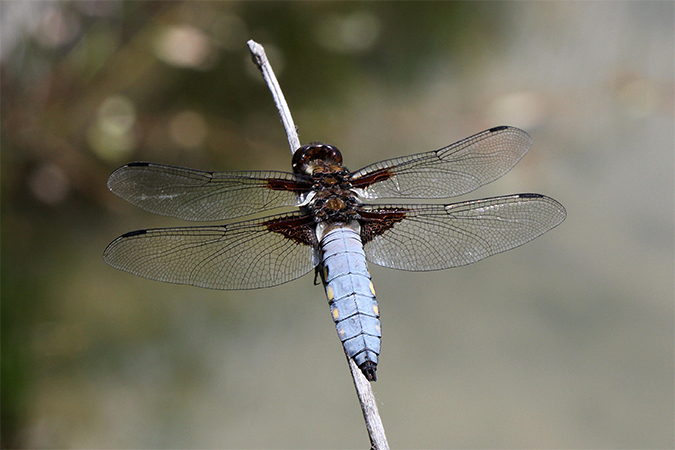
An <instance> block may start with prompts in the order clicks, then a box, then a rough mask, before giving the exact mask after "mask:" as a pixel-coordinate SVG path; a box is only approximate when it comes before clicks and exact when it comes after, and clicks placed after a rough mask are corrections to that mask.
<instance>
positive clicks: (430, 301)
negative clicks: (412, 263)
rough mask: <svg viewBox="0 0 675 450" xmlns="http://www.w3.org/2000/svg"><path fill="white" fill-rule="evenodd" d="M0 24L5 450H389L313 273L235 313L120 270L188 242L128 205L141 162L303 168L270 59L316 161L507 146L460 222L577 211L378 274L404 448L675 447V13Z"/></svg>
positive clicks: (475, 8)
mask: <svg viewBox="0 0 675 450" xmlns="http://www.w3.org/2000/svg"><path fill="white" fill-rule="evenodd" d="M0 12H2V52H1V58H2V62H1V64H2V66H1V67H2V85H1V86H2V247H3V251H2V296H3V298H2V333H3V334H2V358H3V359H2V398H3V402H2V408H3V413H2V421H3V424H2V425H3V437H2V439H3V447H5V448H7V447H32V448H48V447H59V448H108V447H115V448H297V447H301V448H363V447H365V446H367V445H368V440H367V435H366V432H365V429H364V426H363V423H362V417H361V411H360V409H359V407H358V403H357V400H356V396H355V394H354V390H353V387H352V385H351V383H352V382H351V378H350V377H349V374H348V369H347V366H346V362H345V360H344V357H343V354H342V350H341V346H340V343H339V341H338V339H337V337H336V335H335V331H334V327H333V324H332V320H331V318H330V314H329V310H328V307H327V304H326V300H325V296H324V293H323V291H322V289H321V288H320V287H316V286H313V284H312V277H311V276H307V277H304V278H301V279H299V280H296V281H294V282H291V283H288V284H286V285H283V286H280V287H276V288H273V289H266V290H257V291H246V292H237V291H235V292H218V291H208V290H202V289H198V288H192V287H185V286H175V285H165V284H161V283H157V282H153V281H149V280H145V279H141V278H137V277H134V276H131V275H128V274H126V273H122V272H118V271H115V270H114V269H112V268H110V267H108V266H106V265H105V264H104V263H103V262H102V259H101V254H102V251H103V249H104V248H105V246H106V245H107V244H108V243H109V242H110V241H111V240H112V239H114V238H115V237H116V236H118V235H120V234H122V233H124V232H127V231H130V230H133V229H139V228H150V227H156V226H175V225H183V224H184V223H182V222H180V221H176V220H172V219H167V218H161V217H156V216H153V215H150V214H148V213H145V212H142V211H140V210H137V209H135V208H134V207H132V206H131V205H128V204H125V203H124V202H123V201H122V200H120V199H118V198H116V197H115V196H114V195H112V194H111V193H109V192H107V190H106V188H105V182H106V178H107V176H108V174H109V173H110V172H112V170H114V168H116V167H117V166H119V165H121V164H124V163H126V162H129V161H132V160H151V161H157V162H162V163H169V164H178V165H185V166H190V167H196V168H200V169H207V170H290V152H289V150H288V147H287V144H286V139H285V135H284V132H283V129H282V127H281V125H280V123H279V120H278V118H277V117H276V112H275V110H274V107H273V104H272V101H271V98H270V96H269V93H268V92H267V90H266V87H265V86H264V85H263V84H262V82H261V81H260V79H259V78H260V77H259V75H258V74H257V73H256V71H255V69H254V67H253V66H252V64H251V63H250V62H249V59H248V58H249V57H248V54H247V48H246V45H245V43H246V40H247V39H250V38H253V39H256V40H258V41H259V42H261V43H262V44H263V45H265V46H266V49H267V51H268V53H269V55H270V59H271V61H272V64H273V65H274V67H275V69H276V70H277V72H278V76H279V79H280V82H281V85H282V87H283V88H284V91H285V93H286V97H287V100H288V102H289V104H290V107H291V109H292V111H293V114H294V118H295V121H296V124H297V125H298V127H299V129H300V137H301V140H302V141H303V143H307V142H310V141H315V140H320V141H323V142H329V143H332V144H334V145H336V146H338V147H339V148H340V149H341V150H342V152H343V155H344V157H345V164H346V166H347V167H349V168H350V169H353V170H355V169H358V168H360V167H362V166H365V165H367V164H370V163H372V162H375V161H378V160H381V159H385V158H391V157H396V156H401V155H406V154H411V153H416V152H421V151H427V150H433V149H436V148H440V147H442V146H444V145H447V144H449V143H452V142H454V141H457V140H459V139H462V138H464V137H467V136H469V135H471V134H474V133H476V132H479V131H482V130H484V129H487V128H490V127H492V126H497V125H503V124H504V125H512V126H517V127H520V128H523V129H525V130H527V131H528V132H529V133H530V134H531V136H532V138H533V140H534V145H533V148H532V150H531V151H530V153H529V154H528V155H527V156H526V157H525V158H524V159H523V160H522V161H521V162H520V163H519V165H518V166H517V167H516V168H515V169H513V170H512V171H511V172H510V173H508V174H507V175H506V176H504V177H503V178H502V179H500V180H498V181H496V182H494V183H492V184H491V185H490V186H487V187H484V188H481V189H480V190H478V191H476V192H474V193H472V194H470V195H468V196H465V197H461V198H459V199H458V200H463V199H469V198H481V197H488V196H492V195H501V194H508V193H515V192H538V193H542V194H546V195H549V196H551V197H553V198H555V199H557V200H558V201H560V202H562V203H563V204H564V205H565V207H566V208H567V211H568V217H567V220H566V221H565V222H564V223H563V224H562V225H561V226H560V227H559V228H556V229H555V230H553V231H552V232H550V233H548V234H546V235H544V236H543V237H541V238H539V239H537V240H536V241H534V242H532V243H529V244H527V245H526V246H524V247H521V248H518V249H516V250H513V251H510V252H507V253H504V254H501V255H497V256H495V257H492V258H490V259H488V260H485V261H482V262H480V263H477V264H474V265H472V266H468V267H463V268H458V269H453V270H447V271H441V272H432V273H407V272H399V271H394V270H388V269H383V268H380V267H377V266H374V265H371V267H370V268H371V274H372V276H373V281H374V284H375V287H376V289H377V292H378V299H379V302H380V310H381V314H382V324H383V333H384V337H383V347H382V354H381V361H380V365H379V371H378V376H379V380H378V381H377V383H375V384H374V390H375V393H376V396H377V400H378V406H379V409H380V413H381V415H382V419H383V421H384V425H385V428H386V431H387V435H388V438H389V442H390V444H391V446H392V447H396V448H672V447H673V445H674V442H673V439H674V437H673V423H674V417H673V405H674V397H673V366H674V361H673V270H674V267H673V265H674V264H673V244H674V242H673V241H674V239H673V238H674V230H673V207H674V199H673V195H674V186H673V156H674V151H673V150H674V148H673V147H674V125H673V100H674V94H673V81H674V79H673V78H674V77H673V72H674V67H675V62H674V57H673V54H674V48H673V47H674V44H673V42H674V36H673V29H674V20H675V19H674V17H675V15H674V4H673V3H672V2H656V1H646V2H555V1H554V2H508V3H500V2H489V3H483V2H470V3H463V2H454V3H442V2H434V3H426V2H422V3H417V2H416V3H407V2H396V3H389V2H377V3H368V2H353V3H333V2H326V3H305V2H293V3H283V2H278V3H266V2H254V3H237V2H216V3H211V2H184V3H183V2H170V3H163V2H152V3H145V2H130V3H119V2H91V3H89V2H72V3H71V2H59V3H42V2H13V1H8V2H3V3H2V5H0ZM177 30H178V32H177ZM186 30H187V31H186ZM172 33H173V34H172ZM181 33H182V34H181ZM176 36H177V37H178V38H176ZM171 39H177V40H171ZM186 42H187V43H188V44H189V45H187V44H186V45H187V46H186V47H185V48H183V47H181V45H182V44H181V43H186ZM111 98H112V100H110V99H111ZM106 101H107V102H108V103H106ZM106 105H107V106H106ZM186 111H187V112H188V113H187V114H185V113H186ZM181 114H182V115H181ZM181 127H182V128H181Z"/></svg>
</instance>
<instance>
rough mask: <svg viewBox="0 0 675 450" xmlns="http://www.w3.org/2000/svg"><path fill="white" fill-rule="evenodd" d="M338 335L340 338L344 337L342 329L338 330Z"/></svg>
mask: <svg viewBox="0 0 675 450" xmlns="http://www.w3.org/2000/svg"><path fill="white" fill-rule="evenodd" d="M338 334H339V335H340V337H343V336H344V335H345V330H344V328H340V330H339V331H338Z"/></svg>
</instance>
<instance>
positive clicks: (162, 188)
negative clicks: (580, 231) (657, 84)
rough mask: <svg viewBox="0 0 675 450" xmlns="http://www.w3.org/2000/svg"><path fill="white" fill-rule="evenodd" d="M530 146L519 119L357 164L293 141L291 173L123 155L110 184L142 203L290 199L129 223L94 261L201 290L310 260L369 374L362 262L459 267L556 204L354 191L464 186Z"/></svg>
mask: <svg viewBox="0 0 675 450" xmlns="http://www.w3.org/2000/svg"><path fill="white" fill-rule="evenodd" d="M531 144H532V141H531V139H530V136H529V135H528V134H527V133H525V132H524V131H522V130H519V129H517V128H512V127H506V126H501V127H495V128H491V129H489V130H487V131H483V132H482V133H478V134H476V135H474V136H471V137H469V138H466V139H464V140H462V141H459V142H457V143H455V144H452V145H449V146H447V147H444V148H442V149H440V150H436V151H432V152H427V153H419V154H416V155H412V156H405V157H402V158H395V159H390V160H386V161H382V162H378V163H375V164H372V165H370V166H367V167H364V168H363V169H361V170H357V171H356V172H350V171H348V170H347V169H346V168H344V167H343V166H342V156H341V154H340V152H339V151H338V149H337V148H336V147H334V146H332V145H327V144H320V143H313V144H309V145H305V146H303V147H300V148H299V149H297V151H296V152H295V153H294V155H293V173H287V172H271V171H266V172H205V171H201V170H194V169H186V168H182V167H174V166H167V165H162V164H155V163H148V162H135V163H131V164H127V165H125V166H122V167H120V168H119V169H117V170H116V171H115V172H114V173H113V174H112V175H111V176H110V178H109V180H108V187H109V188H110V190H111V191H112V192H114V193H115V194H117V195H119V196H120V197H122V198H123V199H125V200H127V201H128V202H130V203H132V204H134V205H136V206H138V207H140V208H142V209H145V210H147V211H150V212H152V213H156V214H162V215H166V216H171V217H177V218H179V219H185V220H193V221H218V220H225V219H233V218H236V217H241V216H245V215H249V214H254V213H259V212H261V211H267V210H271V209H275V208H280V207H292V206H295V207H299V210H298V211H297V212H292V213H288V214H283V215H275V216H270V217H266V218H262V219H255V220H247V221H243V222H236V223H232V224H227V225H211V226H192V227H182V228H160V229H150V230H139V231H132V232H130V233H126V234H124V235H122V236H120V237H119V238H117V239H116V240H115V241H113V242H112V243H111V244H110V245H109V246H108V248H106V250H105V253H104V259H105V261H106V262H107V263H108V264H110V265H111V266H113V267H115V268H117V269H121V270H124V271H127V272H130V273H133V274H135V275H140V276H142V277H146V278H150V279H153V280H158V281H165V282H169V283H180V284H188V285H193V286H199V287H204V288H211V289H257V288H264V287H271V286H276V285H279V284H282V283H286V282H288V281H291V280H294V279H296V278H298V277H301V276H303V275H305V274H307V273H309V272H311V271H312V270H316V273H317V274H318V275H319V276H320V277H321V280H322V281H323V285H324V287H325V291H326V296H327V297H328V302H329V305H330V308H331V313H332V316H333V320H334V321H335V323H336V329H337V332H338V336H339V338H340V340H341V341H342V344H343V346H344V349H345V351H346V353H347V354H348V355H349V356H350V357H352V358H353V359H354V361H355V362H356V363H357V365H358V366H359V368H360V369H361V371H362V372H363V374H364V375H365V376H366V378H367V379H368V380H371V381H374V380H375V379H376V377H375V370H376V368H377V361H378V356H379V353H380V339H381V336H382V333H381V329H380V320H379V316H380V314H379V309H378V305H377V302H376V299H375V289H374V288H373V283H372V282H371V278H370V274H369V273H368V268H367V265H366V261H370V262H372V263H374V264H378V265H380V266H384V267H391V268H393V269H401V270H411V271H427V270H439V269H447V268H449V267H457V266H463V265H466V264H471V263H474V262H476V261H480V260H481V259H483V258H487V257H488V256H491V255H494V254H496V253H500V252H503V251H506V250H509V249H512V248H514V247H518V246H519V245H522V244H524V243H526V242H528V241H530V240H532V239H534V238H536V237H537V236H540V235H542V234H543V233H545V232H547V231H548V230H550V229H552V228H554V227H555V226H557V225H558V224H560V223H561V222H562V221H563V220H564V219H565V214H566V213H565V208H563V206H562V205H561V204H560V203H558V202H557V201H555V200H553V199H552V198H549V197H546V196H544V195H540V194H513V195H507V196H503V197H493V198H485V199H482V200H472V201H465V202H460V203H451V204H447V205H442V204H426V205H425V204H387V205H382V204H372V203H364V202H363V201H362V200H371V199H380V198H390V199H409V198H424V199H436V198H446V197H454V196H457V195H461V194H465V193H467V192H470V191H473V190H474V189H476V188H478V187H480V186H483V185H484V184H487V183H490V182H492V181H494V180H496V179H497V178H499V177H501V176H502V175H504V174H505V173H506V172H508V171H509V170H510V169H511V168H512V167H513V166H514V165H515V164H516V163H517V162H518V161H519V160H520V159H521V158H522V157H523V155H525V153H526V152H527V151H528V150H529V148H530V146H531Z"/></svg>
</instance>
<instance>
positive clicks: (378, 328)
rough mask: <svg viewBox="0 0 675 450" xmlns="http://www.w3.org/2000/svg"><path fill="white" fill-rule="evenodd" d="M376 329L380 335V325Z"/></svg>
mask: <svg viewBox="0 0 675 450" xmlns="http://www.w3.org/2000/svg"><path fill="white" fill-rule="evenodd" d="M375 329H376V330H377V332H378V333H379V332H380V326H379V325H375Z"/></svg>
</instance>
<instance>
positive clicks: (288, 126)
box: [248, 40, 389, 450]
mask: <svg viewBox="0 0 675 450" xmlns="http://www.w3.org/2000/svg"><path fill="white" fill-rule="evenodd" d="M248 47H249V49H250V50H251V55H252V56H253V62H254V63H255V65H256V66H258V69H260V72H262V75H263V78H265V81H266V82H267V86H268V87H269V89H270V91H271V92H272V96H273V97H274V103H275V104H276V106H277V109H278V110H279V115H280V116H281V121H282V123H283V124H284V129H285V130H286V136H288V145H290V147H291V151H292V152H295V150H296V149H298V148H299V147H300V139H299V138H298V132H297V130H296V128H295V123H293V117H291V111H290V109H289V108H288V104H287V103H286V99H285V98H284V94H283V92H281V87H280V86H279V82H278V81H277V78H276V77H275V76H274V71H273V70H272V67H271V66H270V63H269V61H268V60H267V56H265V49H264V48H263V46H262V45H260V44H258V43H257V42H255V41H253V40H250V41H248ZM345 356H346V357H347V361H348V362H349V369H350V372H351V374H352V378H353V380H354V387H355V388H356V395H357V396H358V397H359V402H360V403H361V411H363V418H364V419H365V421H366V429H367V430H368V436H369V437H370V446H371V449H373V450H389V444H388V443H387V438H386V436H385V434H384V426H382V419H380V413H379V412H378V410H377V403H376V402H375V395H374V394H373V390H372V388H371V386H370V382H368V380H366V377H365V376H364V375H363V373H362V372H361V369H359V367H358V366H357V365H356V363H355V362H354V360H353V359H352V358H350V357H349V355H347V354H346V353H345Z"/></svg>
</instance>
